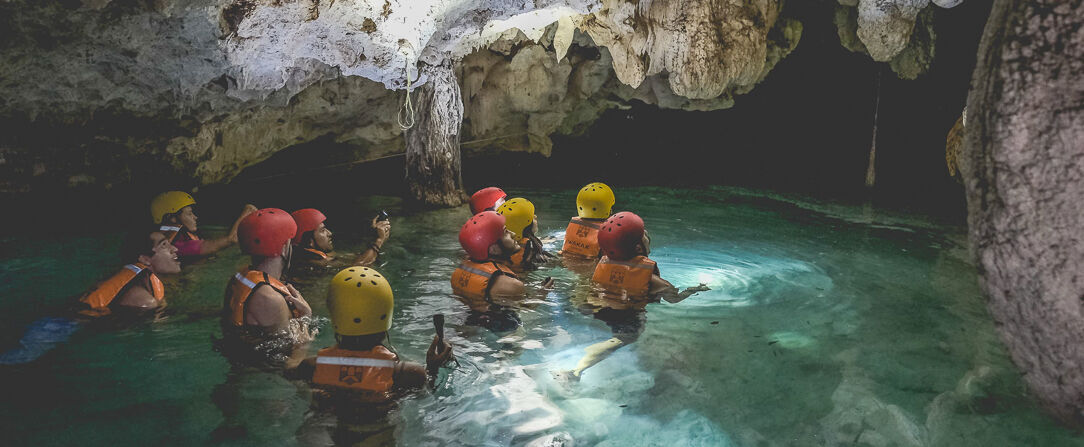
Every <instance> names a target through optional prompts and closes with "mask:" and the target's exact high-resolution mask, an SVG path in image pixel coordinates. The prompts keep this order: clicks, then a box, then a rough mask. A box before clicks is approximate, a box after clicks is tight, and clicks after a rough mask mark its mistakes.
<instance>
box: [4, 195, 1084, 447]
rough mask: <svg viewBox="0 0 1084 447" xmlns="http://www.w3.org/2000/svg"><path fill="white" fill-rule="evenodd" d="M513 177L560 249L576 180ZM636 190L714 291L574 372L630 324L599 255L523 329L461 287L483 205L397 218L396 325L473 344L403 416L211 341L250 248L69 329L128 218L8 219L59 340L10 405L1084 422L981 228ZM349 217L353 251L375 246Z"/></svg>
mask: <svg viewBox="0 0 1084 447" xmlns="http://www.w3.org/2000/svg"><path fill="white" fill-rule="evenodd" d="M513 195H516V196H523V197H528V198H530V199H531V200H532V201H533V202H534V203H535V206H536V209H537V212H538V214H539V216H540V224H541V233H540V234H542V235H544V237H543V239H544V240H545V242H546V248H547V250H551V251H556V250H557V249H558V248H560V245H561V243H560V242H561V241H560V239H561V237H562V232H563V230H564V227H565V225H566V224H567V219H568V217H570V216H571V214H572V212H573V201H574V197H575V191H515V192H513ZM617 199H618V205H617V207H616V208H615V211H621V210H631V211H635V212H636V213H638V214H639V215H641V216H643V217H644V220H645V221H646V224H647V227H648V229H649V230H650V231H651V234H652V243H653V253H652V255H651V257H652V258H653V259H655V260H656V261H657V262H658V264H659V268H660V270H661V272H662V275H663V277H664V278H666V279H668V280H670V281H671V282H672V283H674V284H675V285H676V286H678V287H687V286H692V285H696V284H698V283H705V284H707V285H708V286H710V287H711V289H712V290H711V291H708V292H702V293H699V294H697V295H694V296H692V297H691V298H689V299H686V300H685V301H682V302H681V303H678V304H668V303H655V304H649V305H647V307H646V310H645V312H646V315H645V323H644V326H643V333H642V334H641V335H640V336H639V339H638V340H637V341H636V342H635V343H633V344H631V345H628V346H625V347H623V348H621V349H619V350H618V351H616V353H614V354H613V355H612V356H610V357H609V358H607V359H605V360H604V361H602V362H600V363H599V364H597V365H595V366H594V367H592V368H591V369H589V370H587V372H585V373H584V375H583V377H582V379H581V381H580V382H579V383H577V384H573V385H567V384H564V383H560V382H558V381H556V380H554V379H553V375H552V374H551V372H552V371H556V370H565V369H569V368H571V367H573V366H575V364H576V362H577V361H578V360H579V358H580V357H582V355H583V349H584V348H585V347H586V346H589V345H591V344H594V343H597V342H599V341H602V340H605V339H607V338H609V337H611V335H612V332H611V328H610V327H609V326H607V324H606V323H605V322H603V321H600V320H598V319H596V318H593V317H592V311H591V310H590V309H587V308H585V306H584V301H585V300H584V298H583V297H582V296H580V295H578V294H580V293H583V291H585V290H587V288H586V284H585V283H584V281H583V279H582V277H581V276H580V275H581V274H582V273H584V272H583V271H581V269H580V267H582V266H576V265H573V264H566V263H562V262H555V263H554V264H553V265H550V266H546V267H544V268H542V269H540V270H539V271H535V272H531V273H530V274H529V275H528V278H527V281H528V282H533V283H538V282H539V281H541V279H542V278H545V277H547V276H552V277H554V278H555V279H556V281H557V286H556V288H555V289H554V290H553V291H552V292H550V293H549V294H543V295H538V296H535V297H532V299H531V300H529V301H528V302H525V303H524V304H523V305H522V306H521V308H520V309H517V311H516V313H517V315H518V317H519V318H520V319H521V320H522V326H521V327H520V328H519V329H517V330H515V331H511V332H507V333H506V332H493V331H490V330H487V329H484V328H480V327H477V326H471V325H467V324H465V323H466V321H467V319H468V317H469V312H468V309H467V308H466V306H464V305H463V304H462V303H460V302H459V301H458V300H456V299H454V298H452V297H451V296H450V295H449V293H450V285H449V283H448V278H449V277H450V275H451V272H452V270H454V268H455V267H456V265H457V264H458V262H459V256H460V251H459V247H458V243H457V239H456V234H457V231H458V229H459V225H460V223H461V222H462V221H464V220H465V219H466V218H467V211H466V209H465V207H464V208H461V209H454V210H439V211H431V212H425V213H420V214H415V215H409V216H404V217H401V218H393V225H394V232H393V236H392V238H391V239H390V240H389V242H388V243H387V244H386V245H385V248H384V250H385V252H386V254H385V256H384V262H386V264H384V265H383V266H382V267H380V268H381V270H382V272H383V273H384V274H385V275H386V276H387V277H388V278H389V280H391V283H392V287H393V289H394V291H395V294H396V309H395V317H394V325H393V328H392V330H391V341H392V344H393V345H394V347H395V348H396V349H397V351H398V352H399V353H400V354H401V355H402V356H403V357H404V358H406V359H408V360H412V361H416V362H421V361H423V359H424V353H425V349H426V348H427V347H428V345H429V342H430V340H431V339H432V336H433V327H432V323H431V322H432V320H431V316H432V315H433V314H434V313H443V314H445V315H446V316H447V321H448V330H447V339H448V340H449V341H450V342H451V343H453V344H454V346H455V349H456V355H457V357H458V359H459V363H460V364H459V367H457V368H455V369H454V370H445V371H444V372H442V374H441V377H440V379H439V381H438V383H439V386H438V389H437V390H436V391H435V392H433V393H431V394H427V395H424V396H421V397H419V398H416V399H406V400H403V401H402V402H400V403H399V405H398V406H397V407H395V408H394V409H393V410H392V412H391V413H390V414H389V415H388V416H387V417H374V416H373V415H371V414H364V413H365V412H364V411H360V412H359V411H354V412H349V411H348V412H343V411H339V410H329V409H327V408H319V407H314V406H313V405H312V404H311V403H310V402H311V393H310V391H309V387H308V386H307V385H306V384H305V383H302V382H297V381H290V380H286V379H284V378H283V377H282V376H281V375H280V374H278V373H276V372H274V371H267V370H261V369H256V368H246V367H241V366H237V365H231V364H230V363H229V362H228V361H227V360H226V359H225V358H224V357H223V356H222V355H220V354H218V353H216V352H214V351H213V350H212V341H211V340H212V336H214V337H218V336H220V335H221V334H220V330H219V328H218V310H219V306H220V305H221V302H222V294H223V291H224V288H225V285H226V281H227V280H228V278H229V276H230V275H232V273H233V271H234V270H235V269H236V268H238V267H240V266H242V265H244V263H245V262H246V260H245V259H243V258H242V257H241V256H240V255H239V254H238V253H237V252H236V250H235V249H230V250H227V251H226V252H225V253H223V254H220V255H219V256H217V257H214V258H211V259H209V260H206V261H203V262H200V263H198V264H196V265H192V266H188V267H186V270H185V273H184V274H183V275H181V276H179V277H175V278H172V279H167V288H168V289H169V290H170V292H169V294H168V299H169V311H168V312H167V314H166V316H165V317H163V318H161V319H160V321H156V322H153V323H146V324H136V325H127V326H122V327H113V328H109V329H103V328H92V327H81V328H78V330H75V331H68V329H69V327H68V326H65V325H56V324H53V323H56V321H53V320H48V319H47V318H49V317H54V316H60V313H59V312H60V310H61V309H63V308H64V306H65V302H66V300H67V299H69V298H70V297H71V296H72V295H75V294H78V293H79V292H81V291H82V290H83V289H85V288H86V287H88V286H89V285H91V284H92V283H93V282H94V281H95V280H97V279H100V278H101V277H102V276H104V275H107V274H109V273H111V272H112V269H113V268H115V267H116V266H115V265H113V264H112V263H113V262H114V258H115V256H114V255H113V252H114V251H115V249H116V240H117V239H118V238H117V235H103V236H102V237H100V238H96V239H95V238H73V239H72V240H53V241H33V240H19V239H6V240H5V241H4V246H5V249H6V253H10V257H8V258H5V259H3V260H2V261H0V278H2V279H3V281H2V284H0V292H2V295H0V300H2V301H3V303H4V304H6V305H7V306H5V307H6V308H9V309H11V312H8V313H6V314H4V315H3V316H0V322H2V325H0V327H2V328H3V329H0V342H2V344H3V346H0V348H2V349H3V350H5V351H6V350H8V348H12V347H14V346H15V345H16V344H17V342H18V340H19V339H20V337H21V336H22V335H23V333H24V329H26V328H27V327H29V328H30V329H31V332H30V335H31V337H30V338H29V339H28V340H31V341H34V340H38V341H43V340H44V342H49V343H52V342H53V341H54V339H59V340H60V341H61V342H60V343H58V344H57V343H54V344H55V347H52V349H51V350H49V351H48V352H46V353H45V354H44V355H43V356H42V357H41V358H40V359H39V360H38V361H36V362H32V363H28V364H24V365H15V366H3V367H0V379H2V380H0V383H3V384H4V385H0V386H3V387H4V389H3V395H4V396H5V399H4V400H3V403H0V419H2V420H3V421H4V422H3V424H4V426H2V427H0V428H3V429H6V432H7V433H8V434H9V436H10V437H12V438H13V441H12V442H14V443H15V445H24V444H30V443H34V444H45V445H65V444H75V443H78V444H90V445H103V444H111V445H146V444H153V443H165V444H170V445H175V444H186V445H209V444H216V445H332V444H340V445H342V444H354V443H360V444H361V445H387V444H391V443H395V444H398V445H410V446H413V445H532V446H541V445H573V444H575V445H675V446H676V445H682V446H684V445H710V446H725V445H743V446H744V445H836V444H858V445H954V446H955V445H975V446H993V445H1044V446H1058V445H1079V444H1080V443H1081V442H1084V441H1082V440H1081V439H1079V438H1077V437H1074V435H1073V433H1071V432H1068V431H1066V430H1063V429H1061V428H1058V427H1057V426H1055V424H1054V423H1053V422H1052V421H1051V420H1050V419H1049V418H1047V417H1046V416H1044V415H1043V414H1042V413H1041V412H1040V411H1039V410H1038V409H1037V407H1036V405H1035V403H1034V402H1033V401H1032V400H1031V399H1030V398H1029V397H1028V396H1027V394H1026V390H1025V389H1024V386H1023V385H1022V383H1021V382H1020V380H1019V375H1018V374H1019V373H1018V372H1017V371H1016V370H1015V369H1014V368H1013V367H1012V366H1011V364H1010V363H1009V361H1008V358H1007V356H1006V353H1005V351H1004V349H1003V347H1002V346H1001V344H1000V343H999V342H998V339H997V336H996V333H995V332H994V329H993V325H992V323H991V321H990V318H989V317H988V315H987V314H986V311H985V308H984V304H983V298H982V296H981V293H980V291H979V288H978V286H977V282H976V276H975V271H974V268H973V267H972V266H971V265H970V264H969V262H968V261H967V259H968V258H967V254H966V246H965V243H964V234H963V229H962V228H960V227H954V226H945V225H942V224H937V223H933V222H930V221H928V220H925V219H921V218H914V217H907V216H895V215H891V214H888V213H885V212H882V211H878V210H875V209H871V208H868V207H865V208H862V207H850V206H846V205H841V204H833V203H823V202H815V201H810V200H798V199H794V198H788V197H777V196H772V195H769V194H764V193H758V192H749V191H740V190H734V189H725V188H713V189H706V190H675V189H662V188H633V189H620V188H619V189H618V190H617ZM394 214H395V215H400V216H401V215H402V214H403V213H394ZM332 217H333V216H332ZM340 226H341V227H343V229H345V228H346V227H349V226H350V225H348V224H343V225H340ZM336 235H337V236H340V237H339V238H338V240H337V244H339V245H342V246H341V247H340V251H343V252H357V251H359V250H360V249H361V248H362V247H361V243H360V242H356V241H354V240H352V239H351V235H350V234H347V233H346V232H345V231H342V232H337V233H336ZM355 239H356V237H355ZM344 256H347V257H349V255H344ZM333 273H334V272H333V271H330V270H329V271H315V272H309V273H306V275H307V276H306V277H303V278H297V281H295V282H296V284H298V285H299V290H300V291H301V293H302V294H303V295H304V296H305V297H306V298H307V299H308V301H309V302H310V303H311V304H312V306H313V311H314V313H315V314H316V315H324V316H326V315H327V314H328V312H327V308H326V305H325V302H324V300H325V297H326V295H327V281H328V280H329V279H330V277H331V276H332V275H333ZM59 278H63V281H60V280H58V279H59ZM35 321H38V323H35ZM316 325H317V326H324V329H325V330H322V331H320V334H319V335H318V337H317V339H316V341H315V342H313V343H312V344H311V346H310V347H309V351H310V352H309V355H313V354H315V351H316V350H317V349H319V348H321V347H323V346H328V345H330V344H332V343H333V342H334V341H333V336H332V333H331V331H330V328H329V327H328V326H327V324H326V320H325V319H321V320H320V321H319V322H318V323H316ZM35 330H36V331H37V332H34V331H35ZM35 334H38V335H41V334H53V335H56V334H61V335H62V336H63V337H67V338H68V339H67V341H63V340H62V338H63V337H60V336H57V337H52V336H49V337H45V336H41V337H37V338H35V337H36V336H35ZM340 410H341V409H340Z"/></svg>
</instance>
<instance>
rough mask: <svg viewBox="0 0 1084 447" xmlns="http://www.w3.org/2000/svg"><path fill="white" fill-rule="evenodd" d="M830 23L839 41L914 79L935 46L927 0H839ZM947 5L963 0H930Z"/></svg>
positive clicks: (925, 68) (927, 63)
mask: <svg viewBox="0 0 1084 447" xmlns="http://www.w3.org/2000/svg"><path fill="white" fill-rule="evenodd" d="M839 3H840V6H838V7H836V15H835V19H834V22H835V24H836V27H837V29H838V30H839V40H840V44H841V45H843V47H844V48H847V49H848V50H851V51H854V52H860V53H866V54H869V55H870V57H872V58H873V60H875V61H880V62H888V63H889V65H890V66H891V67H892V70H893V71H894V72H896V74H898V75H899V76H900V77H901V78H904V79H915V78H917V77H918V76H919V75H921V74H923V73H925V72H926V71H928V70H929V68H930V63H931V62H932V61H933V57H934V50H935V48H936V46H935V42H936V37H937V36H936V33H935V32H934V27H933V22H934V16H935V10H936V8H934V7H932V6H930V1H929V0H893V1H885V0H839ZM933 3H934V4H935V5H937V6H939V7H941V8H951V7H954V6H957V5H959V4H960V3H963V0H940V1H935V2H933Z"/></svg>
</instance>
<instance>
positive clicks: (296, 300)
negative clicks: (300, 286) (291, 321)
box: [285, 284, 312, 317]
mask: <svg viewBox="0 0 1084 447" xmlns="http://www.w3.org/2000/svg"><path fill="white" fill-rule="evenodd" d="M286 290H289V291H290V296H288V297H285V298H286V302H288V303H290V304H293V306H294V309H297V313H298V317H308V316H311V315H312V307H311V306H309V302H308V301H305V298H304V297H302V296H301V292H298V291H297V289H295V288H294V286H293V285H290V284H287V285H286Z"/></svg>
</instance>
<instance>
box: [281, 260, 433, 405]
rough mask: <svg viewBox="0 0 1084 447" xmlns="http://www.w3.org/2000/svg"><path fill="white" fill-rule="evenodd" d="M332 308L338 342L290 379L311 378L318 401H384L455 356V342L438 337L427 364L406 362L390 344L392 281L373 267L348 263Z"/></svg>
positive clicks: (333, 291)
mask: <svg viewBox="0 0 1084 447" xmlns="http://www.w3.org/2000/svg"><path fill="white" fill-rule="evenodd" d="M327 304H328V311H330V313H331V324H332V327H334V329H335V340H336V344H335V345H333V346H329V347H325V348H323V349H321V350H320V351H319V352H318V353H317V355H316V357H311V358H308V359H306V360H305V361H303V362H302V363H301V364H300V365H298V367H297V368H296V369H294V370H292V371H290V372H289V374H288V375H289V376H290V377H295V378H302V379H306V380H311V381H312V384H313V386H314V388H316V389H317V390H318V391H320V392H319V393H317V394H316V395H317V398H318V399H325V400H328V399H330V400H335V401H338V402H345V403H357V402H362V403H369V404H380V403H386V402H388V401H390V400H391V399H392V398H393V397H395V396H396V395H398V394H399V393H400V392H402V391H406V390H412V389H418V388H422V387H424V386H425V384H426V383H427V379H432V378H434V377H435V376H436V373H437V370H438V368H439V367H440V366H442V365H444V363H446V362H447V361H448V360H450V358H451V355H452V349H451V345H448V344H447V343H446V342H444V341H443V337H434V339H433V342H432V343H431V344H430V346H429V351H428V352H427V354H426V366H424V367H423V366H422V365H420V364H417V363H411V362H407V361H404V360H402V359H401V358H400V357H399V355H398V354H396V353H395V351H394V350H392V349H391V348H389V347H388V346H387V340H388V332H387V331H388V330H389V329H391V325H392V313H393V310H394V307H395V304H394V296H393V294H392V290H391V285H390V284H389V283H388V281H387V279H386V278H384V276H383V275H381V274H380V272H378V271H376V270H375V269H372V268H369V267H360V266H358V267H348V268H346V269H343V270H342V271H340V272H339V273H338V274H336V275H335V277H333V278H332V279H331V287H330V290H329V294H328V303H327Z"/></svg>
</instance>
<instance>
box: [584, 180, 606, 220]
mask: <svg viewBox="0 0 1084 447" xmlns="http://www.w3.org/2000/svg"><path fill="white" fill-rule="evenodd" d="M613 206H614V191H613V190H612V189H610V187H609V186H606V184H605V183H598V182H595V183H590V184H588V185H587V186H584V187H583V189H581V190H580V193H579V194H576V212H577V213H579V215H580V217H583V218H587V219H605V218H607V217H610V208H613Z"/></svg>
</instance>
